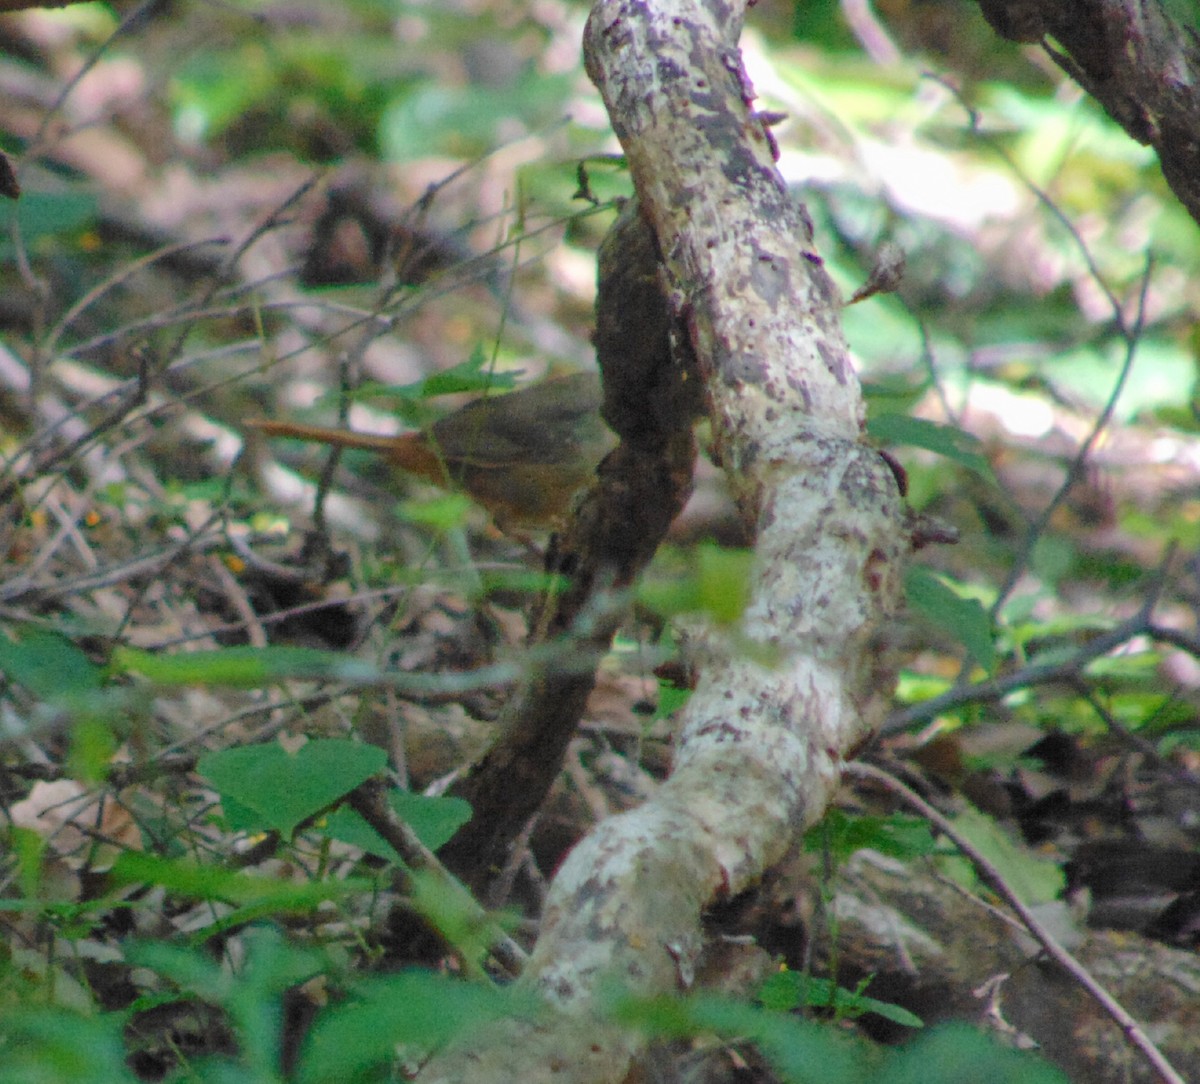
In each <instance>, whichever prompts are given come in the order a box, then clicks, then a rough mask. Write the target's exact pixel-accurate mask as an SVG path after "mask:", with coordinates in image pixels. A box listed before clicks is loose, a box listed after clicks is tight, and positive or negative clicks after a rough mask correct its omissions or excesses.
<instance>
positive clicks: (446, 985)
mask: <svg viewBox="0 0 1200 1084" xmlns="http://www.w3.org/2000/svg"><path fill="white" fill-rule="evenodd" d="M536 1009H537V1005H536V1002H535V1001H534V1000H533V999H532V998H531V997H530V996H529V995H528V994H526V993H524V992H522V991H517V990H514V989H512V988H509V989H505V990H501V989H497V988H495V987H488V986H476V985H469V984H467V983H465V982H462V981H458V980H455V979H450V978H447V977H446V976H444V975H435V974H431V973H426V972H421V971H409V972H405V973H403V974H400V975H390V976H388V977H386V978H380V979H371V980H368V981H367V982H363V983H359V984H357V985H356V986H355V987H354V988H353V989H352V990H351V991H350V993H349V996H348V997H347V998H346V1000H345V1001H344V1002H343V1003H342V1004H341V1005H339V1006H337V1007H336V1008H334V1009H331V1010H329V1011H327V1012H325V1013H322V1015H321V1017H320V1018H319V1019H318V1020H317V1022H316V1024H315V1025H314V1027H313V1029H312V1031H311V1032H310V1033H309V1037H308V1042H307V1043H306V1045H305V1048H304V1051H303V1054H302V1058H301V1063H300V1069H299V1072H298V1074H297V1079H298V1081H299V1084H343V1082H345V1084H351V1082H354V1081H361V1080H364V1079H368V1078H367V1077H365V1076H364V1074H365V1072H366V1071H367V1070H368V1069H370V1068H371V1067H372V1066H377V1065H380V1066H381V1065H389V1064H390V1063H391V1062H392V1061H393V1059H394V1058H395V1056H396V1047H397V1045H399V1044H402V1043H403V1044H412V1045H413V1046H415V1047H416V1048H417V1049H424V1050H428V1049H430V1048H433V1047H436V1046H441V1045H443V1044H444V1043H446V1042H447V1041H449V1040H450V1039H452V1038H454V1037H455V1036H456V1035H458V1034H459V1033H461V1032H463V1031H466V1030H467V1029H469V1028H478V1027H481V1026H482V1025H484V1024H486V1023H487V1022H488V1021H491V1020H497V1019H500V1018H501V1017H509V1016H529V1015H532V1014H533V1013H534V1012H536ZM370 1079H374V1078H370Z"/></svg>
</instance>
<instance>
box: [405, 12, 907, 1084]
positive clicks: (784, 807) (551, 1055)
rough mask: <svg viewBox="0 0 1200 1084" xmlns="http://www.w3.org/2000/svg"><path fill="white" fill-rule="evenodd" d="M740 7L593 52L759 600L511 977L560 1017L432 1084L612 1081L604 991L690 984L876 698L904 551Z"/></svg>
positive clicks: (830, 290)
mask: <svg viewBox="0 0 1200 1084" xmlns="http://www.w3.org/2000/svg"><path fill="white" fill-rule="evenodd" d="M742 11H743V8H742V5H741V4H736V3H732V4H731V3H725V2H723V0H706V2H698V0H690V2H689V0H603V2H601V3H598V4H597V5H596V7H595V8H594V9H593V11H592V14H591V17H590V19H589V22H588V27H587V30H586V32H585V40H584V53H585V60H586V63H587V69H588V73H589V75H590V76H591V77H592V79H593V81H594V82H595V83H596V84H597V86H598V87H599V88H600V91H601V94H602V95H603V97H604V100H605V103H606V105H607V106H608V110H609V115H610V117H611V118H612V122H613V127H614V129H615V131H616V133H617V136H618V137H619V139H620V140H621V143H622V146H623V148H624V150H625V153H626V155H627V157H628V161H629V164H630V170H631V173H632V175H633V181H634V185H635V187H636V190H637V194H638V199H639V201H640V205H641V209H642V214H643V216H644V218H645V221H646V223H647V224H648V225H649V227H650V229H651V231H652V232H653V234H654V239H655V241H656V243H657V250H658V253H659V255H660V258H661V260H662V264H663V276H664V283H665V288H666V294H667V297H668V300H669V303H670V305H671V308H672V310H673V312H674V315H675V318H676V325H677V328H678V329H680V330H679V333H681V334H683V335H684V336H686V338H687V340H688V343H689V345H690V347H691V348H692V351H693V352H694V354H695V359H696V363H697V366H698V369H699V372H700V373H701V374H702V376H703V379H704V382H705V388H706V392H707V398H708V401H709V404H710V413H711V416H712V424H713V431H714V436H715V441H716V445H717V448H718V452H719V455H720V457H721V459H722V460H723V462H724V465H725V466H726V468H727V469H728V470H729V471H730V473H731V476H732V479H733V481H734V483H735V486H736V487H737V490H738V492H739V497H740V501H741V506H742V509H743V512H744V514H745V515H746V517H747V519H748V520H749V521H750V522H751V523H752V524H754V525H755V526H756V527H757V532H758V535H757V546H756V555H757V565H756V573H755V579H754V582H753V584H752V601H751V603H750V605H749V607H748V609H747V612H746V613H745V615H744V618H743V621H742V624H741V627H740V628H739V629H738V631H737V635H736V636H735V637H731V638H729V640H727V641H725V640H721V639H720V638H718V637H716V636H711V637H710V638H709V639H708V641H707V644H706V646H705V649H704V652H703V654H704V659H703V661H702V664H701V677H700V681H699V685H698V687H697V689H696V691H695V693H694V694H693V696H692V699H691V701H690V702H689V704H688V707H687V709H686V711H685V719H684V720H683V728H682V733H681V735H680V738H679V742H678V755H677V760H676V765H675V769H674V771H673V773H672V775H671V777H670V779H669V780H668V781H667V782H666V783H665V784H664V785H663V787H662V788H661V790H660V791H659V793H658V794H657V795H656V796H655V798H653V799H652V800H651V801H649V802H648V803H646V804H645V805H644V806H642V807H641V808H639V809H637V810H634V811H632V812H630V813H626V814H624V815H622V816H619V817H614V818H611V819H610V820H608V821H606V822H604V823H603V824H601V825H600V826H599V827H598V828H597V829H596V830H595V831H594V832H593V833H592V834H591V835H590V836H589V837H587V838H586V839H585V840H584V841H583V842H581V843H580V844H579V845H578V846H577V847H576V849H575V850H574V851H573V852H572V854H571V855H570V856H569V857H568V859H567V861H566V862H565V863H564V865H563V867H562V869H561V870H560V871H559V874H558V875H557V877H556V878H555V881H554V884H553V886H552V888H551V891H550V895H549V898H548V901H547V907H546V912H545V915H544V918H543V926H542V933H541V936H540V938H539V940H538V943H537V945H536V946H535V948H534V950H533V953H532V955H531V958H530V963H529V967H528V969H527V971H526V973H525V975H524V976H523V978H522V980H521V981H522V982H523V983H524V984H526V985H528V986H532V987H533V988H535V989H537V990H538V991H539V992H540V993H542V995H543V996H544V997H545V998H546V1000H547V1001H548V1002H550V1003H551V1004H552V1005H554V1006H557V1007H558V1008H559V1009H561V1010H562V1016H561V1021H562V1026H561V1027H558V1026H555V1025H554V1024H553V1022H551V1023H549V1024H546V1025H544V1026H543V1025H539V1026H538V1027H537V1028H533V1027H530V1026H528V1025H526V1026H524V1027H523V1028H521V1030H519V1031H518V1030H517V1026H516V1025H514V1027H513V1029H512V1030H503V1031H501V1032H500V1033H499V1034H492V1035H491V1036H489V1037H488V1038H487V1039H484V1038H482V1037H477V1038H476V1039H474V1040H472V1041H471V1043H470V1045H469V1047H467V1046H464V1047H461V1048H459V1049H457V1050H451V1051H447V1052H445V1053H443V1054H442V1055H440V1056H439V1057H436V1058H435V1059H433V1061H432V1062H431V1063H430V1064H429V1065H427V1066H426V1069H425V1072H424V1073H423V1074H422V1077H421V1079H422V1080H424V1081H433V1080H436V1081H455V1082H456V1084H459V1082H463V1081H476V1080H479V1081H483V1080H486V1081H489V1082H491V1081H496V1080H508V1079H517V1078H518V1076H519V1079H521V1080H523V1081H529V1082H536V1081H547V1082H548V1081H551V1080H553V1081H556V1082H562V1081H601V1080H603V1081H619V1080H621V1079H623V1077H624V1075H625V1073H626V1070H627V1067H628V1061H629V1059H630V1057H631V1056H632V1055H633V1054H634V1053H635V1052H636V1050H637V1048H638V1045H639V1040H638V1039H637V1037H636V1036H631V1035H629V1034H627V1033H624V1032H622V1031H620V1030H617V1029H615V1028H613V1027H611V1026H609V1025H602V1024H600V1023H598V1022H597V1020H596V1018H595V1017H596V1014H597V1009H598V1006H599V1001H600V997H601V994H602V991H603V989H604V988H605V986H606V984H610V983H613V982H616V983H619V984H620V985H621V987H622V988H624V989H627V990H629V991H631V992H633V993H635V994H646V995H649V994H659V993H664V992H669V991H674V990H684V989H687V988H688V986H690V985H691V983H692V976H693V975H694V974H695V970H696V963H697V960H698V958H699V955H700V951H701V948H702V934H701V922H700V920H701V912H702V909H703V908H704V907H705V906H707V905H709V904H711V903H713V902H716V901H719V900H721V899H724V898H727V897H729V896H731V895H734V894H736V893H738V892H740V891H741V890H743V889H744V888H746V887H747V886H748V885H750V884H751V883H753V882H754V881H755V880H756V879H758V878H759V877H761V876H762V874H763V872H764V871H765V870H766V869H767V868H768V867H770V866H771V865H772V864H773V863H775V862H777V861H778V860H779V859H780V858H781V857H782V856H783V855H784V854H785V853H786V852H787V850H788V849H789V848H790V847H791V846H792V845H793V843H794V842H795V840H796V837H797V835H798V833H799V832H801V831H802V830H803V829H804V828H805V827H806V826H807V825H809V824H811V823H812V822H813V821H815V820H816V819H817V818H818V817H819V816H820V815H821V813H822V812H823V810H824V808H825V806H826V804H827V802H828V800H829V797H830V796H831V794H832V792H833V790H834V789H835V787H836V786H837V785H838V779H839V776H840V772H841V765H842V762H843V758H845V757H847V756H849V755H851V751H852V750H853V749H854V747H855V746H856V745H857V744H858V743H859V742H861V741H862V740H863V739H864V738H865V737H866V736H867V735H868V733H869V732H870V730H871V728H872V727H873V726H875V725H877V724H878V722H879V721H880V719H881V717H882V709H883V707H884V705H885V703H886V698H887V696H888V695H889V692H890V686H891V681H890V676H889V675H888V674H887V673H886V671H885V670H884V669H883V667H882V666H881V664H880V661H879V657H880V652H879V651H878V643H877V638H876V634H877V630H878V629H879V627H880V625H881V624H882V622H883V621H884V620H885V619H886V618H887V616H888V615H889V614H890V613H891V612H892V611H893V610H894V608H895V607H896V605H897V601H898V598H899V594H900V581H901V576H900V573H901V568H900V566H901V562H902V558H903V556H904V554H905V553H906V552H907V550H908V549H909V547H910V543H911V540H910V538H909V537H908V535H907V533H906V529H905V526H904V522H905V521H904V518H903V515H902V509H901V500H900V495H899V492H898V489H897V483H896V480H895V477H894V475H893V473H892V471H891V470H890V469H889V468H888V466H887V465H886V464H885V463H884V461H883V460H882V459H881V458H880V457H879V455H878V454H877V453H876V452H875V451H874V450H873V449H871V448H870V447H868V446H866V445H865V444H864V443H862V441H861V430H862V418H863V406H862V400H861V396H860V393H859V386H858V381H857V378H856V376H855V374H854V372H853V370H852V368H851V366H850V363H849V359H848V354H847V349H846V344H845V340H844V338H843V336H842V332H841V324H840V316H839V313H840V299H839V298H838V296H837V291H836V289H835V287H834V286H833V284H832V282H831V281H830V279H829V277H828V276H827V275H826V273H825V271H824V268H823V266H822V264H821V259H820V257H819V256H818V255H817V254H816V253H815V252H814V251H813V247H812V230H811V227H810V226H809V224H808V219H807V216H806V214H805V212H804V210H803V208H802V207H801V206H799V205H798V204H797V203H795V202H794V201H793V200H792V198H791V197H790V195H789V193H788V192H787V190H786V188H785V186H784V184H783V182H782V180H781V178H780V177H779V175H778V172H777V171H776V169H775V167H774V161H773V155H772V150H773V144H772V142H771V140H770V137H769V134H768V132H767V129H766V127H765V126H764V124H763V123H762V121H761V120H760V119H759V118H758V117H757V116H755V114H754V113H752V111H751V108H750V107H751V102H752V100H753V92H752V90H751V88H750V86H749V81H748V79H747V77H746V74H745V71H744V69H743V68H742V64H741V58H740V55H739V53H738V51H737V48H736V42H737V37H738V34H739V32H740V29H741V16H742ZM585 1022H586V1025H587V1026H581V1025H583V1024H584V1023H585ZM514 1058H519V1060H520V1064H521V1070H520V1072H519V1074H518V1075H517V1076H512V1075H509V1074H511V1073H512V1072H513V1066H514V1064H515V1062H514Z"/></svg>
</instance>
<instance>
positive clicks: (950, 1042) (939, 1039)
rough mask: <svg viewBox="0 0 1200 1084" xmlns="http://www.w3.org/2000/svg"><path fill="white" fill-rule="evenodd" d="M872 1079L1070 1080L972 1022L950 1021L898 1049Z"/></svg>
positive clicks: (913, 1083)
mask: <svg viewBox="0 0 1200 1084" xmlns="http://www.w3.org/2000/svg"><path fill="white" fill-rule="evenodd" d="M871 1081H872V1084H1069V1082H1068V1080H1067V1078H1066V1076H1065V1075H1064V1074H1063V1073H1062V1072H1061V1071H1060V1070H1059V1069H1057V1068H1055V1067H1054V1066H1053V1065H1051V1064H1050V1063H1049V1062H1047V1061H1044V1060H1043V1059H1042V1058H1040V1057H1038V1056H1037V1055H1036V1054H1032V1053H1028V1052H1026V1051H1021V1050H1013V1049H1011V1048H1010V1047H1006V1046H1001V1045H1000V1043H998V1042H997V1041H996V1040H995V1039H993V1038H992V1037H990V1036H988V1035H985V1034H984V1033H983V1032H981V1031H976V1030H975V1029H974V1028H971V1027H968V1026H967V1025H966V1024H948V1025H945V1026H943V1027H939V1028H937V1029H935V1030H933V1031H931V1032H930V1033H929V1034H928V1035H925V1036H922V1037H921V1038H919V1039H917V1040H916V1041H914V1042H913V1043H911V1044H910V1045H908V1046H906V1047H903V1048H901V1049H900V1050H897V1051H895V1052H894V1053H893V1054H892V1055H891V1056H890V1057H889V1058H888V1059H887V1061H886V1062H885V1065H884V1067H883V1071H882V1072H880V1073H879V1074H878V1075H877V1076H873V1077H872V1078H871Z"/></svg>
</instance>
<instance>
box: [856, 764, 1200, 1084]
mask: <svg viewBox="0 0 1200 1084" xmlns="http://www.w3.org/2000/svg"><path fill="white" fill-rule="evenodd" d="M845 771H846V772H847V773H849V774H850V775H855V776H858V777H859V778H860V779H870V780H873V781H874V782H876V783H879V784H881V785H882V786H884V787H886V788H887V789H888V790H889V791H891V792H892V793H893V794H895V795H897V796H898V797H900V798H902V799H903V800H904V801H905V802H907V803H908V804H909V805H910V806H911V807H912V808H913V809H915V810H916V811H917V812H918V813H920V814H921V816H923V817H925V818H926V819H927V820H928V821H929V822H930V823H931V824H932V825H933V826H934V827H935V828H937V830H938V831H939V832H941V833H942V834H943V835H944V836H946V837H947V838H948V839H950V840H951V841H952V842H953V843H954V845H955V846H956V847H957V848H958V849H959V850H960V851H961V852H962V853H963V854H964V855H966V856H967V858H969V859H970V860H971V863H972V865H974V867H975V869H976V871H977V872H978V874H979V876H980V877H981V878H983V880H984V881H985V882H986V883H987V884H988V885H989V886H991V888H992V889H993V890H994V891H995V892H996V893H997V894H998V895H999V896H1000V897H1001V898H1002V899H1003V900H1004V901H1005V902H1006V903H1007V904H1008V905H1009V907H1011V908H1012V909H1013V910H1014V911H1015V912H1016V913H1017V915H1018V917H1019V918H1020V919H1021V922H1022V923H1024V925H1025V928H1026V929H1027V930H1028V931H1029V932H1030V934H1032V935H1033V937H1034V938H1036V939H1037V941H1038V943H1039V944H1040V945H1041V946H1042V948H1043V949H1044V950H1045V952H1046V954H1047V955H1048V956H1049V957H1050V958H1051V959H1052V960H1054V962H1055V963H1057V964H1058V965H1059V966H1060V967H1061V968H1062V969H1063V970H1064V971H1066V972H1067V974H1069V975H1070V976H1071V977H1072V978H1073V979H1074V980H1075V981H1076V982H1077V983H1079V985H1080V986H1081V987H1082V988H1083V989H1084V991H1085V992H1086V993H1088V994H1089V995H1090V996H1091V997H1092V998H1093V999H1094V1000H1095V1001H1096V1002H1097V1004H1099V1005H1100V1007H1101V1008H1102V1009H1103V1010H1104V1011H1105V1012H1106V1013H1108V1015H1109V1016H1110V1017H1111V1018H1112V1019H1113V1020H1114V1021H1115V1022H1116V1024H1117V1026H1118V1027H1119V1028H1120V1029H1121V1032H1122V1033H1123V1034H1124V1035H1125V1037H1126V1038H1127V1039H1128V1040H1129V1042H1130V1043H1132V1044H1133V1046H1134V1047H1136V1048H1137V1050H1139V1051H1140V1052H1141V1053H1142V1055H1143V1056H1144V1057H1145V1058H1146V1060H1147V1061H1149V1062H1150V1064H1151V1065H1152V1066H1153V1067H1154V1070H1155V1072H1156V1073H1157V1074H1158V1076H1159V1078H1160V1079H1161V1080H1163V1081H1165V1082H1166V1084H1186V1082H1185V1081H1184V1079H1183V1077H1182V1076H1180V1075H1179V1073H1177V1072H1176V1071H1175V1069H1174V1068H1173V1067H1172V1065H1171V1063H1170V1062H1169V1061H1167V1059H1166V1057H1165V1056H1164V1055H1163V1053H1162V1051H1160V1050H1159V1049H1158V1047H1156V1046H1155V1045H1154V1043H1152V1042H1151V1041H1150V1038H1149V1037H1148V1036H1147V1035H1146V1033H1145V1032H1144V1031H1143V1030H1142V1027H1141V1025H1140V1024H1138V1022H1137V1021H1136V1020H1134V1018H1133V1017H1132V1016H1130V1015H1129V1013H1128V1012H1126V1010H1125V1009H1124V1007H1123V1006H1122V1005H1121V1004H1120V1002H1118V1001H1117V999H1116V998H1114V997H1113V996H1112V994H1110V993H1109V992H1108V991H1107V990H1105V989H1104V987H1103V986H1101V985H1100V983H1099V982H1097V981H1096V979H1095V978H1094V977H1093V976H1092V974H1091V973H1090V972H1089V971H1088V969H1087V968H1086V967H1084V966H1083V964H1081V963H1080V962H1079V961H1078V960H1076V959H1075V957H1074V956H1072V955H1071V954H1070V953H1069V952H1068V951H1067V950H1066V949H1065V948H1063V947H1062V945H1060V944H1059V943H1058V942H1057V941H1056V940H1055V939H1054V937H1053V935H1052V934H1051V933H1050V931H1049V930H1047V929H1046V927H1045V926H1043V925H1042V924H1041V923H1040V922H1039V921H1038V919H1037V917H1036V916H1035V915H1034V914H1033V912H1032V911H1031V910H1030V909H1029V908H1028V907H1026V906H1025V904H1024V903H1022V902H1021V900H1020V898H1019V897H1018V896H1017V894H1016V893H1015V892H1014V891H1013V890H1012V888H1010V887H1009V885H1008V882H1007V881H1006V880H1005V879H1004V876H1003V875H1002V874H1001V873H1000V871H999V870H998V869H997V868H996V867H995V866H994V865H992V863H991V862H990V861H988V859H987V858H986V857H985V856H984V855H983V853H982V852H981V851H979V850H978V849H977V848H976V847H975V846H974V845H973V844H972V843H971V841H970V840H968V839H967V838H966V837H965V836H963V835H962V834H961V833H960V832H959V831H958V830H957V829H956V828H955V827H954V825H953V823H952V822H951V821H950V820H949V819H948V818H947V817H944V816H943V815H942V814H941V813H939V812H938V811H937V810H936V809H934V808H933V806H931V805H930V804H929V803H928V802H926V801H925V799H924V798H922V797H921V796H920V795H919V794H917V793H916V791H914V790H912V789H911V788H910V787H908V786H906V785H905V784H904V783H902V782H901V781H900V780H899V779H897V778H896V777H895V776H894V775H891V774H890V773H889V772H885V771H883V770H882V769H881V768H876V767H874V766H873V765H871V764H862V763H856V764H847V765H846V766H845Z"/></svg>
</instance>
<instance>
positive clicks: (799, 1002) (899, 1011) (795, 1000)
mask: <svg viewBox="0 0 1200 1084" xmlns="http://www.w3.org/2000/svg"><path fill="white" fill-rule="evenodd" d="M758 999H759V1001H761V1002H762V1004H763V1007H764V1008H767V1009H772V1010H774V1011H776V1012H790V1011H791V1010H793V1009H800V1008H806V1009H832V1010H833V1011H834V1012H835V1013H836V1014H837V1015H838V1017H840V1018H843V1019H845V1018H849V1019H855V1018H857V1017H859V1016H863V1015H865V1014H866V1013H874V1014H875V1015H876V1016H882V1017H883V1018H884V1019H885V1020H890V1021H892V1023H894V1024H899V1025H901V1026H902V1027H906V1028H921V1027H924V1026H925V1024H924V1022H923V1021H922V1020H921V1018H920V1017H919V1016H914V1015H913V1014H912V1013H910V1012H909V1011H908V1010H907V1009H905V1008H902V1007H901V1006H899V1005H893V1004H892V1003H891V1002H888V1001H878V1000H877V999H875V998H873V997H867V996H866V995H865V994H863V993H862V992H861V991H859V990H846V989H844V988H843V987H841V986H837V985H836V984H835V983H833V982H832V981H830V980H829V979H821V978H815V977H814V976H812V975H805V974H803V973H801V972H799V971H780V972H777V973H776V974H774V975H772V976H771V977H770V978H769V979H767V981H766V982H764V983H763V984H762V987H761V988H760V989H759V991H758Z"/></svg>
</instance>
